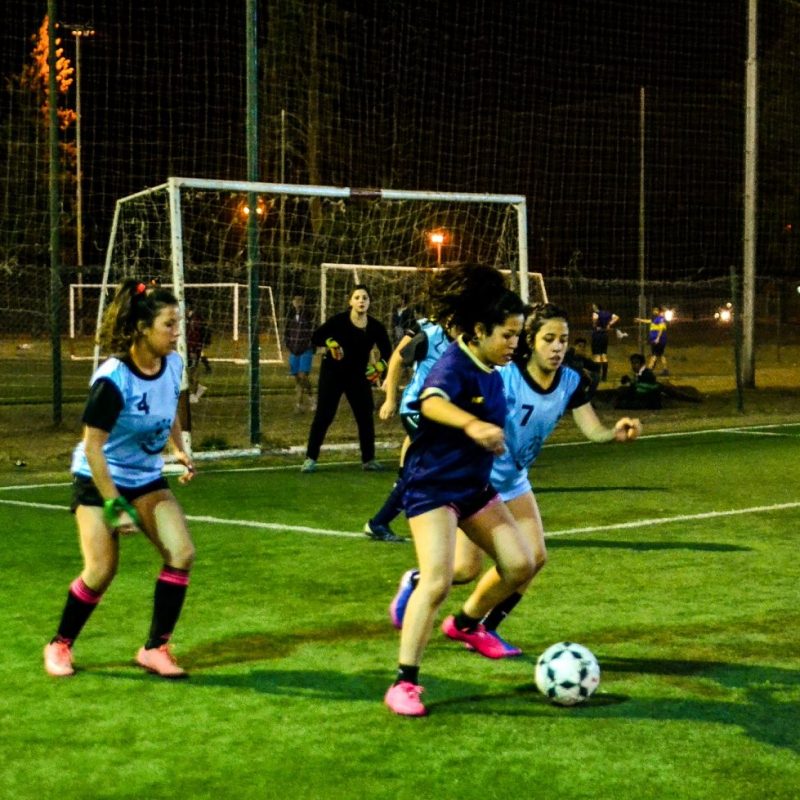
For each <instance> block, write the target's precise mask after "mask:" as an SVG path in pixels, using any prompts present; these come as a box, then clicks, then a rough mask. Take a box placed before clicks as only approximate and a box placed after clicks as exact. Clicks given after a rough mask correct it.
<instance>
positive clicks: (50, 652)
mask: <svg viewBox="0 0 800 800" xmlns="http://www.w3.org/2000/svg"><path fill="white" fill-rule="evenodd" d="M44 668H45V670H46V671H47V674H48V675H52V676H53V677H54V678H68V677H69V676H70V675H74V674H75V667H73V666H72V648H71V647H70V646H69V645H68V644H67V643H66V642H58V641H56V642H50V644H46V645H45V646H44Z"/></svg>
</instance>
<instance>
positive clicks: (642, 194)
mask: <svg viewBox="0 0 800 800" xmlns="http://www.w3.org/2000/svg"><path fill="white" fill-rule="evenodd" d="M644 135H645V90H644V86H641V87H639V319H646V317H645V313H646V312H647V306H646V304H645V291H644V287H645V283H644V280H645V249H646V248H645V243H646V239H645V230H646V226H645V223H646V216H645V212H646V206H645V181H644V177H645V153H644ZM638 328H639V336H638V348H639V352H640V353H641V352H643V351H644V328H643V327H642V326H641V325H639V326H638Z"/></svg>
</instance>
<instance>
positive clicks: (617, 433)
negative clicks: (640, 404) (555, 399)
mask: <svg viewBox="0 0 800 800" xmlns="http://www.w3.org/2000/svg"><path fill="white" fill-rule="evenodd" d="M572 418H573V419H574V420H575V424H576V425H577V426H578V428H579V429H580V432H581V433H582V434H583V435H584V436H585V437H586V438H587V439H588V440H589V441H590V442H627V441H631V440H633V439H636V438H637V437H638V436H639V434H641V432H642V423H641V422H639V420H638V419H632V418H631V417H621V418H620V419H618V420H617V421H616V423H615V424H614V427H613V428H607V427H606V426H605V425H603V423H602V422H601V421H600V418H599V417H598V416H597V412H596V411H595V410H594V407H593V406H592V404H591V403H584V404H583V405H582V406H578V407H577V408H573V409H572Z"/></svg>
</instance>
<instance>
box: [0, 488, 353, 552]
mask: <svg viewBox="0 0 800 800" xmlns="http://www.w3.org/2000/svg"><path fill="white" fill-rule="evenodd" d="M56 485H58V486H63V485H64V484H56ZM0 506H17V507H21V508H38V509H41V510H44V511H61V512H64V511H68V510H69V509H68V508H67V506H58V505H55V504H54V503H30V502H27V501H25V500H6V499H5V498H0ZM186 519H188V520H189V521H190V522H205V523H208V524H209V525H226V526H227V527H229V528H230V527H239V528H260V529H262V530H268V531H290V532H292V533H313V534H316V535H317V536H344V537H346V538H352V539H356V538H358V539H360V538H362V537H364V534H363V533H351V532H348V531H334V530H330V529H329V528H310V527H308V526H307V525H284V524H281V523H278V522H259V521H258V520H249V519H225V518H223V517H205V516H189V515H188V514H187V516H186Z"/></svg>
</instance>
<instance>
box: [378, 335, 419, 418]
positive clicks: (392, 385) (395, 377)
mask: <svg viewBox="0 0 800 800" xmlns="http://www.w3.org/2000/svg"><path fill="white" fill-rule="evenodd" d="M411 340H412V337H411V336H409V335H408V334H406V335H405V336H403V338H402V339H401V340H400V341H399V343H398V345H397V347H395V349H394V351H393V352H392V354H391V355H390V356H389V362H388V365H387V367H386V378H385V379H384V381H383V390H384V391H385V392H386V399H385V400H384V401H383V404H382V405H381V407H380V409H379V411H378V416H379V417H380V418H381V419H390V418H391V417H393V416H394V414H395V412H396V411H397V390H398V388H399V386H400V376H401V375H402V374H403V350H404V349H405V347H406V345H408V344H410V343H411Z"/></svg>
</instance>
